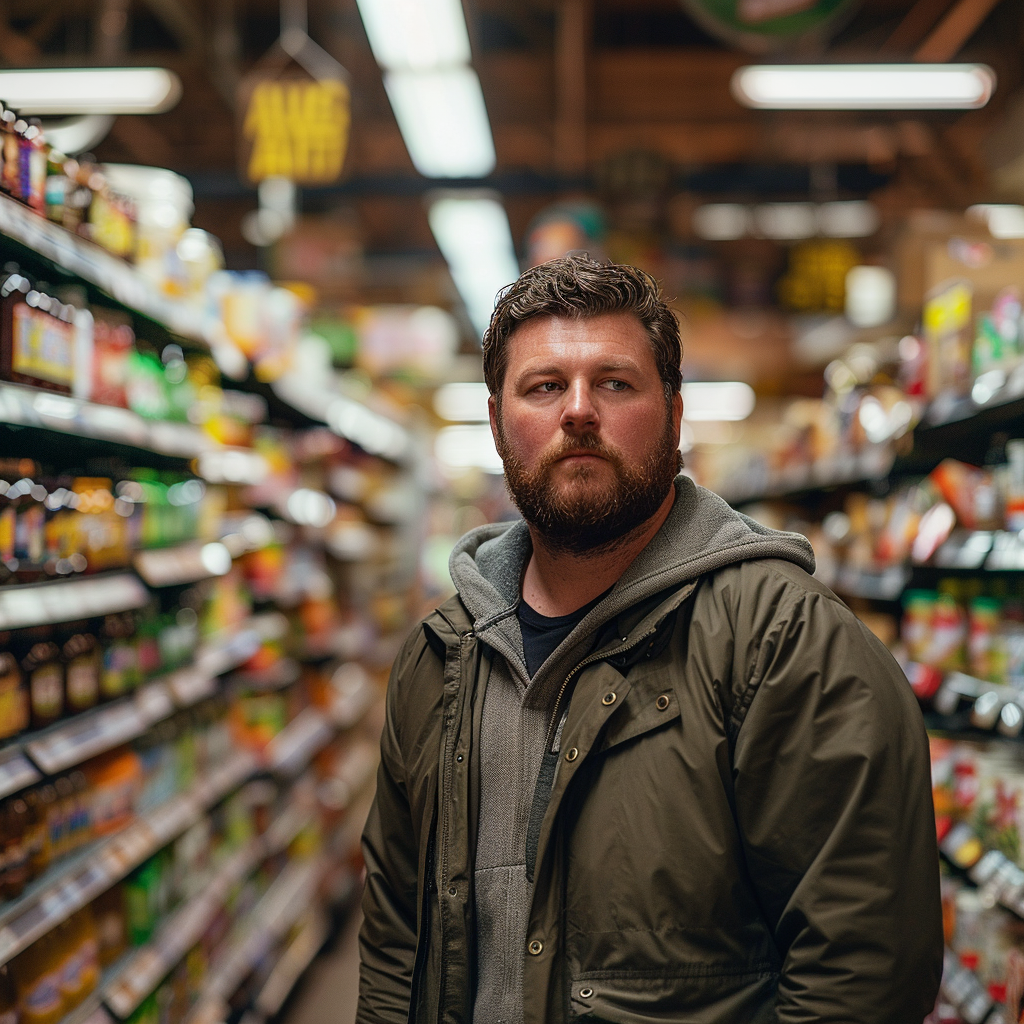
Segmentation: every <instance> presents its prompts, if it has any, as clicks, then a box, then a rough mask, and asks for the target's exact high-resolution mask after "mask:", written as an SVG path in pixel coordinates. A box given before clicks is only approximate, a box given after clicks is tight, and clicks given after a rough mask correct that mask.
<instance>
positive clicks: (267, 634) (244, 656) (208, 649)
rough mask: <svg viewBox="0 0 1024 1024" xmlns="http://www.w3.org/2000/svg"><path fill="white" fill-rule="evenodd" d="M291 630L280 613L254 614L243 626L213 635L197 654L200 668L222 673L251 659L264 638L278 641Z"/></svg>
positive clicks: (211, 674) (212, 674) (197, 667)
mask: <svg viewBox="0 0 1024 1024" xmlns="http://www.w3.org/2000/svg"><path fill="white" fill-rule="evenodd" d="M287 631H288V620H287V619H286V618H285V617H284V616H283V615H282V614H281V613H280V612H265V613H263V614H261V615H252V616H250V617H249V618H248V619H246V620H245V622H243V623H241V625H239V626H237V627H234V628H232V629H229V630H225V631H224V632H223V633H220V634H217V635H215V636H213V637H210V639H209V640H207V642H206V643H204V644H203V645H202V646H201V647H200V649H199V652H198V654H197V655H196V663H195V667H196V670H197V671H199V672H202V673H203V674H204V675H207V676H219V675H223V674H224V673H225V672H228V671H230V670H231V669H233V668H235V667H237V666H238V665H241V664H243V663H244V662H246V661H248V660H249V659H250V658H251V657H252V656H253V655H254V654H255V653H256V652H257V651H258V650H259V649H260V646H261V645H262V643H263V641H264V640H278V639H280V638H281V637H282V636H284V635H285V633H287Z"/></svg>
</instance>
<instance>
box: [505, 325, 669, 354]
mask: <svg viewBox="0 0 1024 1024" xmlns="http://www.w3.org/2000/svg"><path fill="white" fill-rule="evenodd" d="M506 344H507V345H508V356H509V365H511V364H512V363H513V362H515V363H516V364H525V363H533V362H536V361H538V360H540V361H544V360H546V359H551V358H572V359H586V360H588V361H593V360H595V359H598V360H600V359H606V360H618V361H623V360H626V361H630V362H636V361H638V360H639V361H640V362H642V363H646V362H648V361H650V362H652V363H653V358H654V357H653V353H652V349H651V340H650V338H649V336H648V334H647V331H646V330H645V328H644V326H643V324H642V323H641V322H640V321H639V319H637V317H635V316H633V315H632V314H630V313H609V314H604V315H601V316H596V317H587V318H586V319H573V318H569V317H553V316H549V317H543V318H541V317H537V318H536V319H534V320H528V321H527V322H526V323H524V324H523V325H522V326H521V327H519V328H518V329H517V330H516V331H515V332H514V333H513V334H512V335H510V336H509V338H508V341H507V343H506Z"/></svg>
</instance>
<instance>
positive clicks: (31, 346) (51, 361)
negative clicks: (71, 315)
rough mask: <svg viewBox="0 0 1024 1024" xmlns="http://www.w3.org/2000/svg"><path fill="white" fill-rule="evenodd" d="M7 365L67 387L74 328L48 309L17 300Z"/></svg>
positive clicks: (72, 370)
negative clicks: (34, 307) (45, 311)
mask: <svg viewBox="0 0 1024 1024" xmlns="http://www.w3.org/2000/svg"><path fill="white" fill-rule="evenodd" d="M13 312H14V351H13V354H12V360H11V369H12V370H14V372H15V373H23V374H25V375H26V376H28V377H36V378H38V379H40V380H48V381H50V382H51V383H53V384H64V385H67V386H68V387H70V386H71V382H72V380H73V378H74V357H75V334H74V328H73V327H72V326H71V324H69V323H65V322H64V321H63V320H58V319H57V317H55V316H50V314H49V313H44V312H42V310H38V309H33V308H32V307H31V306H29V305H28V304H27V303H24V302H19V303H18V304H17V305H16V306H15V307H14V311H13Z"/></svg>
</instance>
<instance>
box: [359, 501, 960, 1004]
mask: <svg viewBox="0 0 1024 1024" xmlns="http://www.w3.org/2000/svg"><path fill="white" fill-rule="evenodd" d="M705 493H706V492H705ZM794 561H796V559H793V560H792V561H789V560H784V559H781V558H756V557H755V558H741V559H740V560H737V561H734V562H732V563H729V564H725V565H723V566H722V567H721V568H718V569H716V570H714V571H709V572H707V573H704V574H703V575H701V576H699V577H698V578H696V579H693V580H690V581H689V582H686V583H684V584H682V585H679V586H676V587H671V588H668V590H667V591H665V590H663V591H661V592H658V593H656V594H653V595H651V596H650V597H649V598H648V599H646V600H642V601H640V602H638V604H637V605H636V606H635V607H634V608H632V609H631V610H630V611H629V612H627V613H625V614H622V615H620V616H618V617H617V618H616V620H615V621H614V622H613V623H611V624H610V628H609V629H606V630H604V631H603V633H602V635H601V636H599V637H598V638H597V646H596V649H595V650H594V651H593V652H592V653H591V654H589V655H588V656H587V657H585V658H584V659H582V661H581V663H580V664H579V665H577V666H576V667H575V668H574V669H573V671H572V672H571V673H569V676H570V677H571V679H572V682H573V683H574V685H575V690H574V692H573V695H572V699H571V704H570V705H569V715H568V719H567V721H566V723H565V726H564V728H563V730H562V734H561V738H560V747H559V751H560V756H559V764H558V770H557V773H556V775H555V778H554V783H553V785H552V788H551V794H550V799H549V802H548V804H547V810H546V813H545V815H544V817H543V823H542V825H541V828H540V833H539V838H538V840H537V846H536V853H535V859H534V870H533V879H534V887H533V901H532V909H531V913H530V923H529V929H528V935H527V942H526V948H524V949H523V950H522V956H523V958H524V968H523V969H524V976H523V998H524V1018H525V1021H526V1022H527V1024H541V1022H545V1024H563V1022H565V1024H567V1022H569V1021H571V1020H575V1019H576V1018H577V1017H579V1018H581V1019H583V1020H601V1021H612V1022H619V1024H648V1022H651V1024H653V1022H662V1024H668V1022H678V1024H683V1022H686V1024H754V1022H757V1024H762V1022H764V1024H767V1022H780V1024H783V1022H784V1024H797V1022H800V1024H804V1022H822V1024H824V1022H835V1024H853V1022H862V1024H918V1022H920V1021H921V1020H922V1018H923V1017H924V1016H925V1015H926V1014H927V1013H928V1012H929V1011H930V1009H931V1008H932V1005H933V1002H934V999H935V995H936V992H937V990H938V984H939V977H940V972H941V963H942V927H941V912H940V905H939V886H938V855H937V851H936V842H935V826H934V818H933V811H932V802H931V787H930V778H929V760H928V749H927V740H926V736H925V732H924V727H923V724H922V720H921V715H920V712H919V710H918V708H917V706H916V703H915V701H914V698H913V696H912V693H911V690H910V687H909V686H908V685H907V682H906V680H905V678H904V677H903V675H902V673H901V672H900V670H899V668H898V666H897V665H896V664H895V662H894V661H893V659H892V658H891V657H890V655H889V653H888V652H887V651H886V650H885V648H884V647H883V646H882V645H881V644H880V643H879V642H878V641H877V640H876V639H875V638H874V637H873V636H872V635H871V634H870V633H869V632H868V631H867V630H866V629H865V628H864V627H863V626H862V625H861V623H860V622H859V621H858V620H857V619H856V618H855V617H854V616H853V615H852V614H851V613H850V612H849V610H848V609H847V608H846V606H845V605H843V604H842V603H841V602H840V601H839V600H838V599H837V598H836V597H835V596H834V595H833V594H832V593H831V592H830V591H829V590H827V589H826V588H825V587H824V586H822V585H820V584H819V583H818V582H817V581H816V580H814V579H813V578H812V577H811V576H809V575H808V574H807V573H806V572H805V571H804V570H803V569H801V568H799V567H798V566H797V565H796V564H793V563H794ZM478 632H484V630H481V629H479V628H474V622H473V620H472V618H471V617H470V615H469V614H468V613H467V611H466V608H465V606H464V604H463V603H462V601H461V600H460V599H459V598H458V597H455V598H452V599H451V600H449V601H448V602H446V603H445V604H444V605H442V606H441V607H440V608H439V609H438V610H437V611H436V612H435V613H434V614H432V615H431V616H429V617H428V618H427V619H426V620H425V622H424V623H423V624H422V628H418V629H417V630H416V631H415V632H414V633H413V634H412V635H411V636H410V637H409V639H408V641H407V642H406V644H405V646H404V648H403V650H402V651H401V653H400V655H399V657H398V659H397V660H396V663H395V666H394V669H393V672H392V676H391V682H390V685H389V689H388V695H387V721H386V725H385V730H384V734H383V738H382V742H381V753H382V759H381V766H380V772H379V775H378V783H377V796H376V800H375V803H374V806H373V809H372V811H371V813H370V817H369V821H368V823H367V826H366V831H365V834H364V842H363V847H364V856H365V861H366V889H365V894H364V898H363V908H364V912H365V921H364V925H363V929H362V933H361V936H360V946H361V957H362V964H361V979H360V998H359V1012H358V1017H357V1020H358V1021H359V1022H360V1024H383V1022H388V1024H398V1022H405V1021H413V1022H416V1024H433V1022H441V1021H445V1022H452V1024H469V1022H470V1020H471V1017H472V1007H473V992H474V964H473V955H472V950H473V948H474V941H473V939H474V912H473V892H472V880H473V864H474V844H475V838H476V834H477V827H476V826H477V818H476V816H477V808H478V792H477V790H478V785H479V763H478V758H479V756H480V752H479V716H478V715H476V716H474V713H473V709H474V708H476V707H479V704H480V702H479V701H476V700H475V699H474V698H475V695H476V692H477V688H478V687H482V686H484V685H486V680H487V674H488V665H489V662H490V659H491V658H492V657H497V656H498V655H496V654H495V653H494V652H493V651H492V649H491V648H489V647H488V645H487V644H486V643H485V642H484V641H483V640H482V639H481V638H480V637H479V636H478V635H477V634H478ZM611 694H614V698H609V695H611ZM474 717H476V721H474ZM524 841H525V838H524ZM476 1024H494V1022H490V1021H477V1022H476Z"/></svg>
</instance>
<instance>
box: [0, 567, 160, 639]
mask: <svg viewBox="0 0 1024 1024" xmlns="http://www.w3.org/2000/svg"><path fill="white" fill-rule="evenodd" d="M148 600H149V593H148V591H147V590H146V588H145V587H144V586H143V585H142V581H141V580H140V579H139V578H138V577H137V576H135V575H134V574H133V573H128V572H116V573H109V574H105V575H102V576H88V577H84V578H79V579H70V580H49V581H47V582H45V583H26V584H16V585H12V586H8V587H3V588H0V629H23V628H25V627H26V626H49V625H54V624H56V623H58V622H73V621H75V620H77V619H91V618H99V617H100V616H103V615H110V614H112V613H113V612H125V611H129V610H130V609H133V608H141V607H143V606H144V605H145V604H146V602H147V601H148Z"/></svg>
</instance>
